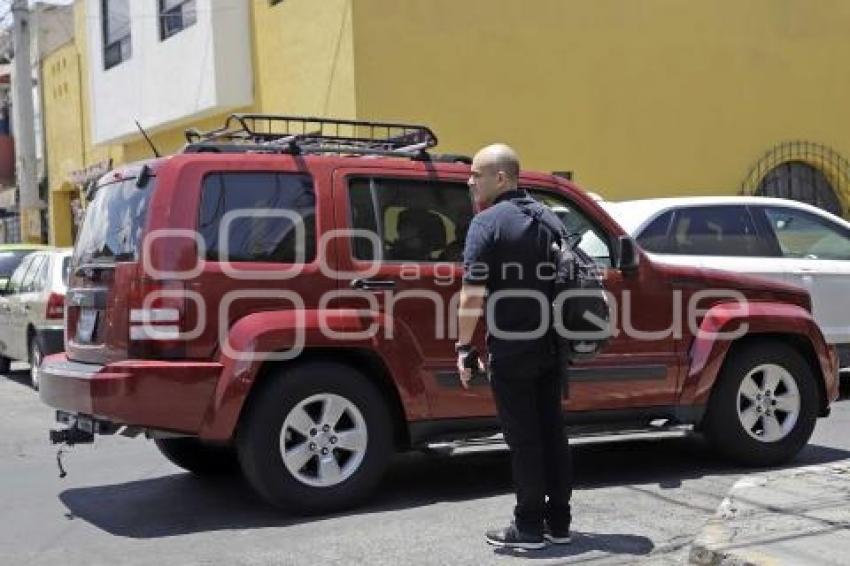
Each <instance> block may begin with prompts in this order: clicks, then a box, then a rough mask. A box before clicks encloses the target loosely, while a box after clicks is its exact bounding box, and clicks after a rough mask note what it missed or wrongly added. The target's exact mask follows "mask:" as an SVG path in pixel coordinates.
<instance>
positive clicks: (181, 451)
mask: <svg viewBox="0 0 850 566" xmlns="http://www.w3.org/2000/svg"><path fill="white" fill-rule="evenodd" d="M154 443H155V444H156V447H157V448H158V449H159V451H160V452H161V453H162V455H163V456H165V457H166V458H167V459H168V461H169V462H171V463H172V464H174V465H175V466H179V467H181V468H183V469H184V470H186V471H188V472H192V473H193V474H195V475H199V476H215V475H219V474H228V473H231V472H234V471H236V470H238V469H239V466H238V461H237V459H236V451H235V450H234V449H233V448H232V447H230V446H220V445H215V444H206V443H204V442H202V441H201V440H199V439H197V438H192V437H180V438H156V439H154Z"/></svg>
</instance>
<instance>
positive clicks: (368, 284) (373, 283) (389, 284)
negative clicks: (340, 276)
mask: <svg viewBox="0 0 850 566" xmlns="http://www.w3.org/2000/svg"><path fill="white" fill-rule="evenodd" d="M351 288H352V289H360V290H362V291H379V290H381V289H395V281H393V280H391V279H390V280H378V279H352V281H351Z"/></svg>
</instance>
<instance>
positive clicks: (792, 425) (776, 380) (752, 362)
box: [704, 342, 818, 466]
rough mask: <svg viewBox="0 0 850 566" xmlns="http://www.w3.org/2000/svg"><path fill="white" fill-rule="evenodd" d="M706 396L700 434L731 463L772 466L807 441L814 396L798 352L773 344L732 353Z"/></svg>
mask: <svg viewBox="0 0 850 566" xmlns="http://www.w3.org/2000/svg"><path fill="white" fill-rule="evenodd" d="M715 387H716V390H715V391H714V392H713V393H712V396H711V401H710V403H709V406H708V412H707V414H706V422H705V426H704V430H705V433H706V435H707V436H708V438H709V440H710V441H711V442H712V444H713V445H714V446H715V448H716V449H717V450H718V451H719V452H721V453H722V454H724V455H726V456H728V457H729V458H731V459H732V460H734V461H736V462H739V463H742V464H746V465H754V466H772V465H776V464H781V463H783V462H787V461H788V460H791V459H792V458H793V457H794V456H796V454H797V453H798V452H799V451H800V450H801V449H802V448H803V446H805V444H806V443H807V442H808V441H809V438H810V437H811V435H812V432H813V431H814V427H815V420H816V419H817V404H818V393H817V388H816V385H815V380H814V376H813V375H812V370H811V368H810V367H809V365H808V364H807V363H806V361H805V360H804V359H803V357H802V356H801V355H800V353H799V352H798V351H797V350H795V349H793V348H791V347H789V346H787V345H785V344H783V343H779V342H758V343H752V344H750V345H747V346H746V347H744V348H743V349H740V350H737V351H735V352H733V353H732V354H731V356H730V358H729V359H728V360H727V361H726V363H725V365H724V366H723V370H722V371H721V374H720V376H719V379H718V381H717V384H716V386H715Z"/></svg>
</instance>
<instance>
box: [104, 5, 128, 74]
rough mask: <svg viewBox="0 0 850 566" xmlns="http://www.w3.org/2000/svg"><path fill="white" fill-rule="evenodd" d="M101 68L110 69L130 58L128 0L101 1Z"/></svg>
mask: <svg viewBox="0 0 850 566" xmlns="http://www.w3.org/2000/svg"><path fill="white" fill-rule="evenodd" d="M101 13H102V16H103V66H104V68H106V69H111V68H112V67H114V66H115V65H118V64H119V63H121V62H122V61H126V60H127V59H129V58H130V54H131V51H132V50H131V42H130V0H101Z"/></svg>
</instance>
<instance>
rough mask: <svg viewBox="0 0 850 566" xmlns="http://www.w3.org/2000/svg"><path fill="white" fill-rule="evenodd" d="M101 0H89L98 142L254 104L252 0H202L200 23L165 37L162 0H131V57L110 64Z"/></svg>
mask: <svg viewBox="0 0 850 566" xmlns="http://www.w3.org/2000/svg"><path fill="white" fill-rule="evenodd" d="M100 5H101V2H100V0H86V12H87V15H88V18H87V22H88V32H87V33H88V42H87V43H88V45H89V61H91V73H90V81H91V93H92V96H91V97H90V101H91V102H90V103H91V106H92V108H91V114H92V122H91V123H92V130H93V131H92V138H93V141H94V143H96V144H99V143H105V142H116V141H126V140H128V139H130V138H133V137H135V136H136V135H138V129H137V128H136V125H135V122H134V120H138V121H139V122H140V123H141V124H142V126H143V127H144V128H145V129H147V130H149V131H154V132H155V131H156V130H157V129H161V128H166V127H171V126H173V125H175V124H177V123H180V122H185V121H186V120H189V119H194V118H200V117H203V116H205V115H209V114H216V113H220V112H224V111H228V110H232V109H236V108H239V107H244V106H248V105H250V104H251V103H252V102H253V96H254V93H253V90H254V89H253V70H252V62H251V26H250V6H249V2H248V0H197V22H196V23H195V24H194V25H192V26H190V27H188V28H186V29H184V30H182V31H180V32H179V33H177V34H176V35H173V36H171V37H169V38H168V39H166V40H165V41H160V39H159V19H158V17H157V5H158V2H156V1H155V0H149V1H144V2H142V1H140V0H131V2H130V26H131V32H130V33H131V43H132V47H131V52H132V53H131V55H130V58H129V59H128V60H126V61H123V62H122V63H120V64H118V65H116V66H114V67H112V68H111V69H104V64H103V31H102V30H103V24H102V20H101V17H102V13H101V8H100Z"/></svg>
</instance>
